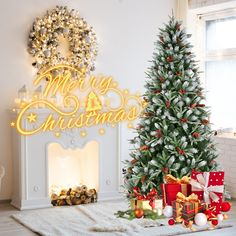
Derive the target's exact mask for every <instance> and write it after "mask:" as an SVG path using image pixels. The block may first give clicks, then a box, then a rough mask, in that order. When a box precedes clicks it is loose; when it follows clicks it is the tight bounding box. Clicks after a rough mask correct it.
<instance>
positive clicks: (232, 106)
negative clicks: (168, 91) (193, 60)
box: [205, 16, 236, 129]
mask: <svg viewBox="0 0 236 236" xmlns="http://www.w3.org/2000/svg"><path fill="white" fill-rule="evenodd" d="M205 29H206V32H205V35H206V38H205V39H206V41H205V48H206V49H205V50H206V61H205V80H206V91H207V93H206V98H207V104H208V105H209V106H210V107H211V122H212V123H213V128H215V129H222V128H223V129H224V128H232V129H235V128H236V17H235V16H231V17H227V18H221V19H218V20H209V21H206V28H205Z"/></svg>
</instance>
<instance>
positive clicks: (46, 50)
mask: <svg viewBox="0 0 236 236" xmlns="http://www.w3.org/2000/svg"><path fill="white" fill-rule="evenodd" d="M61 45H63V46H64V47H63V48H62V47H61ZM66 49H67V50H66ZM28 51H29V53H30V54H31V55H32V56H33V57H34V59H35V61H34V62H33V63H32V65H33V66H34V67H36V68H38V69H39V70H41V69H45V68H48V67H51V66H54V65H57V64H66V65H71V66H74V67H76V68H79V69H83V70H85V73H89V72H90V71H93V70H94V69H95V67H94V61H95V57H96V55H97V39H96V35H95V33H94V31H93V29H92V27H90V26H88V24H87V22H86V21H85V20H84V19H83V18H81V16H80V14H79V13H78V12H77V11H75V10H74V9H72V10H69V9H68V8H67V7H62V6H57V7H56V8H55V9H52V10H50V11H47V13H46V15H45V16H43V17H42V18H36V20H35V21H34V23H33V26H32V29H31V31H30V34H29V43H28Z"/></svg>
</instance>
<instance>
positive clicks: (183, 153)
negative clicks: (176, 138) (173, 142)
mask: <svg viewBox="0 0 236 236" xmlns="http://www.w3.org/2000/svg"><path fill="white" fill-rule="evenodd" d="M176 151H177V152H178V153H179V155H183V156H184V155H185V151H184V150H182V149H181V148H179V147H177V148H176Z"/></svg>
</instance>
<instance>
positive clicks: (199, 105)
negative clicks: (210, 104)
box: [197, 104, 206, 107]
mask: <svg viewBox="0 0 236 236" xmlns="http://www.w3.org/2000/svg"><path fill="white" fill-rule="evenodd" d="M205 106H206V105H205V104H197V107H205Z"/></svg>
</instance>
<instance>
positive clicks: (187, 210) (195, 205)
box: [172, 193, 204, 222]
mask: <svg viewBox="0 0 236 236" xmlns="http://www.w3.org/2000/svg"><path fill="white" fill-rule="evenodd" d="M172 207H173V217H174V218H175V219H176V221H177V222H181V221H182V220H184V221H185V222H189V221H190V220H194V217H195V215H196V214H197V213H199V212H202V211H203V210H204V208H203V205H202V204H201V203H200V201H199V200H198V196H197V195H196V194H191V195H190V196H189V197H185V196H184V195H183V194H182V193H178V194H177V196H176V200H175V201H173V202H172Z"/></svg>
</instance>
